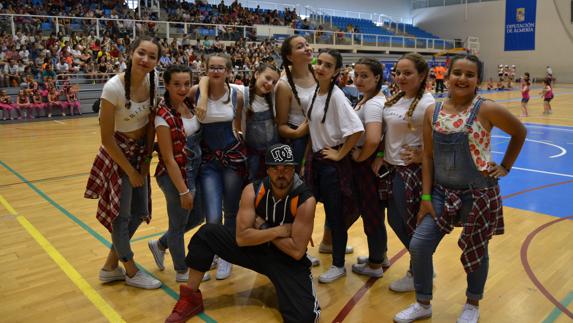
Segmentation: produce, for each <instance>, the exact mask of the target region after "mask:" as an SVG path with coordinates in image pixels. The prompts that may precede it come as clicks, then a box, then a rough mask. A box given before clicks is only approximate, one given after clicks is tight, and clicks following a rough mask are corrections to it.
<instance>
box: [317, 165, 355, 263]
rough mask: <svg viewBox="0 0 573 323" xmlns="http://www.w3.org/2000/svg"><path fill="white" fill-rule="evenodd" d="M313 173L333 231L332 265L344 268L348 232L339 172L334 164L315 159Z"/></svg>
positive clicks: (319, 197) (319, 198)
mask: <svg viewBox="0 0 573 323" xmlns="http://www.w3.org/2000/svg"><path fill="white" fill-rule="evenodd" d="M312 173H313V175H312V176H313V177H314V179H315V181H316V182H315V183H314V185H315V190H316V188H318V192H317V193H318V194H317V199H318V200H319V201H321V202H322V203H323V204H324V213H325V214H326V222H327V223H328V226H329V227H330V229H331V231H332V264H333V265H334V266H336V267H344V257H345V251H346V242H347V241H348V232H347V231H346V225H345V223H344V214H343V213H342V212H343V209H342V192H341V190H340V179H339V177H338V171H337V169H336V167H335V166H334V165H332V163H324V162H322V161H319V160H316V159H315V160H313V162H312Z"/></svg>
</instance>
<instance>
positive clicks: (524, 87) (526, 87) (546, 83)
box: [520, 72, 554, 117]
mask: <svg viewBox="0 0 573 323" xmlns="http://www.w3.org/2000/svg"><path fill="white" fill-rule="evenodd" d="M551 83H552V79H551V78H545V79H544V80H543V89H542V90H541V92H540V93H539V95H541V98H542V99H543V115H549V114H552V113H553V110H552V109H551V100H553V96H554V95H553V88H552V85H551ZM530 90H531V80H530V76H529V73H527V72H526V73H525V74H524V76H523V78H521V115H520V116H521V117H527V116H529V112H528V111H527V103H528V102H529V98H530V96H529V91H530Z"/></svg>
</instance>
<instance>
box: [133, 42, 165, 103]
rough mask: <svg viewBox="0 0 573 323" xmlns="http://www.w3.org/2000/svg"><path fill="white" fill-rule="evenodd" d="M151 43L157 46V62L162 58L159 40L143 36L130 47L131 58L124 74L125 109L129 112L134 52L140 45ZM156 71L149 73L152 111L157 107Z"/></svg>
mask: <svg viewBox="0 0 573 323" xmlns="http://www.w3.org/2000/svg"><path fill="white" fill-rule="evenodd" d="M144 41H149V42H152V43H153V44H155V46H157V60H159V57H161V45H160V44H159V41H157V39H155V38H152V37H149V36H141V37H139V38H137V39H136V40H135V41H134V42H132V43H131V45H130V57H129V59H128V61H127V68H126V69H125V73H124V83H125V85H124V90H125V108H126V109H128V110H129V108H131V67H132V59H131V57H132V56H133V52H134V51H135V50H136V49H137V48H138V47H139V45H140V44H141V43H142V42H144ZM155 90H156V88H155V69H153V70H151V71H150V72H149V104H150V106H151V107H152V109H153V108H154V107H155Z"/></svg>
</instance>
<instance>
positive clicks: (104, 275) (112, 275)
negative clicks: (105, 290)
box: [99, 266, 126, 283]
mask: <svg viewBox="0 0 573 323" xmlns="http://www.w3.org/2000/svg"><path fill="white" fill-rule="evenodd" d="M125 277H126V276H125V269H123V268H122V267H119V266H118V267H116V268H115V269H114V270H103V269H101V270H100V271H99V280H100V281H101V282H103V283H111V282H114V281H118V280H125Z"/></svg>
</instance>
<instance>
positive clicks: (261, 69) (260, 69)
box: [249, 63, 280, 112]
mask: <svg viewBox="0 0 573 323" xmlns="http://www.w3.org/2000/svg"><path fill="white" fill-rule="evenodd" d="M267 68H270V69H272V70H273V71H275V72H277V73H278V74H280V70H279V69H278V68H277V67H276V66H274V65H270V64H266V63H260V64H259V66H258V67H257V69H256V70H255V74H258V75H259V76H260V75H261V74H262V73H264V72H265V71H266V70H267ZM256 90H257V78H256V77H254V76H253V77H252V78H251V82H250V83H249V106H252V104H253V100H254V99H255V95H256ZM271 92H272V91H271ZM271 92H269V93H267V94H265V101H266V102H267V104H268V106H269V108H272V107H273V98H272V93H271ZM249 112H250V110H249Z"/></svg>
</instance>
